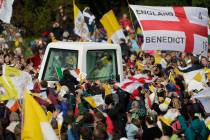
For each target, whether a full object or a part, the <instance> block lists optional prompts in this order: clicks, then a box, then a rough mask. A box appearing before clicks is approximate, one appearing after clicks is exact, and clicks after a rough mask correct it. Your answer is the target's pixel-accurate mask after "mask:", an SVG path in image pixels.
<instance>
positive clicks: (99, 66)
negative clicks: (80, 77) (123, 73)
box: [86, 50, 118, 81]
mask: <svg viewBox="0 0 210 140" xmlns="http://www.w3.org/2000/svg"><path fill="white" fill-rule="evenodd" d="M86 62H87V64H86V66H87V79H88V80H96V79H97V80H98V79H100V80H102V81H108V80H117V73H118V72H117V58H116V50H90V51H88V52H87V57H86Z"/></svg>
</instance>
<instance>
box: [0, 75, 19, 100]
mask: <svg viewBox="0 0 210 140" xmlns="http://www.w3.org/2000/svg"><path fill="white" fill-rule="evenodd" d="M7 79H8V78H6V77H5V76H1V77H0V101H3V100H10V99H17V97H18V95H17V92H16V91H14V90H13V89H14V87H13V86H12V85H10V84H9V82H8V81H7Z"/></svg>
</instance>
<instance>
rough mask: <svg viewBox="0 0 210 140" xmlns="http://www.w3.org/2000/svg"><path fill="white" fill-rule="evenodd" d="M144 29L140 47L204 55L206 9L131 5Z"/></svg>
mask: <svg viewBox="0 0 210 140" xmlns="http://www.w3.org/2000/svg"><path fill="white" fill-rule="evenodd" d="M130 7H131V9H132V10H133V11H134V13H135V15H136V17H137V19H138V21H139V24H140V26H141V28H142V31H143V36H144V43H143V46H142V49H143V50H171V51H183V52H187V53H193V54H202V55H204V56H207V52H208V9H206V8H199V7H152V6H139V5H130Z"/></svg>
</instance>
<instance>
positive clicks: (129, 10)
mask: <svg viewBox="0 0 210 140" xmlns="http://www.w3.org/2000/svg"><path fill="white" fill-rule="evenodd" d="M126 1H127V3H128V12H129V15H130V18H131V24H132V27H133V29H134V31H135V28H134V24H133V18H132V15H131V9H130V8H129V5H130V3H129V1H128V0H126Z"/></svg>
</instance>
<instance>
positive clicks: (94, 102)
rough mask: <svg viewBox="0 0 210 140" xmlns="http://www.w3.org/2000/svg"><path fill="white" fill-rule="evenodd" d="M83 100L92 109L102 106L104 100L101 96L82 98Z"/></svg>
mask: <svg viewBox="0 0 210 140" xmlns="http://www.w3.org/2000/svg"><path fill="white" fill-rule="evenodd" d="M84 100H85V101H86V102H88V103H89V104H90V106H91V107H93V108H97V107H98V106H100V105H103V104H104V99H103V98H102V95H95V96H88V97H84Z"/></svg>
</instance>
